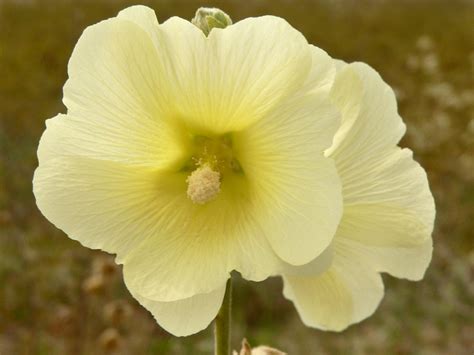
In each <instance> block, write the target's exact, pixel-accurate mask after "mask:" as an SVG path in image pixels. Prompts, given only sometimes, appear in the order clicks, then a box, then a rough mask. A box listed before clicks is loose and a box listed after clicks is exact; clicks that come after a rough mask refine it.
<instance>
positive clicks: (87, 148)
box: [40, 18, 183, 166]
mask: <svg viewBox="0 0 474 355" xmlns="http://www.w3.org/2000/svg"><path fill="white" fill-rule="evenodd" d="M68 74H69V79H68V81H67V83H66V85H65V87H64V103H65V105H66V106H67V108H68V114H67V116H68V117H63V118H60V119H56V120H54V122H53V121H51V122H49V126H50V127H49V131H47V133H46V134H45V137H44V140H45V141H48V142H44V144H45V145H46V144H48V145H51V147H43V148H45V149H43V148H42V149H41V152H40V160H41V159H43V158H45V156H46V155H45V154H46V152H47V151H50V153H51V155H52V156H55V155H56V154H58V153H59V152H60V151H61V150H62V148H63V147H64V146H65V145H67V144H69V143H71V144H72V146H73V147H71V149H73V148H80V149H76V151H75V154H80V155H84V156H90V157H93V158H96V159H106V160H114V161H120V162H125V163H128V164H135V165H148V166H163V165H166V164H169V163H170V162H172V161H173V160H175V159H177V158H179V157H180V156H181V154H182V143H181V142H182V140H183V138H182V137H181V135H182V130H180V129H179V123H178V122H177V121H176V120H175V119H173V117H172V115H171V114H170V112H169V104H168V102H169V100H170V99H169V96H168V93H169V92H170V91H171V89H169V90H168V89H167V85H168V86H172V84H170V83H172V81H171V80H169V75H168V71H167V70H166V68H165V65H164V64H163V59H162V58H161V56H160V55H158V52H157V50H156V47H155V46H154V44H153V42H152V40H151V39H150V36H149V35H148V34H147V33H146V32H145V31H144V30H143V29H141V28H140V27H139V26H137V25H136V24H135V23H133V22H131V21H128V20H124V19H118V18H113V19H109V20H106V21H103V22H100V23H98V24H96V25H93V26H90V27H88V28H87V29H86V30H85V31H84V33H83V34H82V36H81V38H80V39H79V41H78V43H77V45H76V47H75V48H74V51H73V54H72V56H71V59H70V61H69V66H68ZM66 141H67V143H66ZM67 150H68V151H69V150H70V149H69V148H68V149H67ZM43 153H45V154H43Z"/></svg>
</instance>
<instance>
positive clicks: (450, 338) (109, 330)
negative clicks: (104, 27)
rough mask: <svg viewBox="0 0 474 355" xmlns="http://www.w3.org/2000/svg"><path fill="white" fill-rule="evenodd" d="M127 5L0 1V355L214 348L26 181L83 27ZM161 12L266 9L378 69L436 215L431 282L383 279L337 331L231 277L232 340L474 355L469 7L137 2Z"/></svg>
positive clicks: (312, 350) (267, 288) (473, 105)
mask: <svg viewBox="0 0 474 355" xmlns="http://www.w3.org/2000/svg"><path fill="white" fill-rule="evenodd" d="M132 3H134V2H132V1H112V0H102V1H93V0H89V1H74V0H60V1H53V0H49V1H47V0H45V1H39V0H36V1H35V0H18V1H5V0H0V354H1V355H17V354H19V355H23V354H24V355H26V354H28V355H30V354H35V355H36V354H38V355H46V354H48V355H49V354H52V355H57V354H61V355H63V354H65V355H69V354H71V355H76V354H84V355H95V354H108V353H116V354H137V355H141V354H201V353H202V354H206V353H207V354H209V353H211V349H212V336H211V331H210V329H208V330H207V331H205V332H202V333H200V334H198V335H196V336H192V337H189V338H183V339H181V338H174V337H171V336H169V335H168V334H166V333H165V332H164V331H163V330H161V329H160V328H159V327H158V326H157V325H156V323H155V322H154V321H153V319H152V317H151V316H150V315H149V314H148V313H147V312H146V311H145V310H144V309H142V308H141V307H140V306H139V305H138V304H137V303H136V302H135V301H134V300H133V299H132V298H131V297H130V296H129V294H128V292H127V290H126V289H125V287H124V285H123V282H122V279H121V273H120V270H117V268H116V267H115V266H114V264H113V263H112V262H111V259H110V257H108V256H107V255H105V254H102V253H100V252H94V251H90V250H88V249H86V248H83V247H81V246H80V245H79V243H77V242H74V241H72V240H69V239H68V238H66V237H65V236H64V234H63V233H62V232H60V231H58V230H56V229H55V228H54V227H53V226H52V225H50V224H49V223H48V222H47V221H46V220H45V219H44V218H43V217H42V216H41V214H40V213H39V212H38V211H37V209H36V206H35V203H34V197H33V195H32V192H31V179H32V174H33V170H34V169H35V167H36V165H37V160H36V148H37V144H38V140H39V137H40V135H41V133H42V131H43V130H44V120H45V119H46V118H49V117H52V116H54V115H55V114H56V113H57V112H60V111H61V112H64V111H65V108H64V107H63V105H62V104H61V97H62V92H61V90H62V85H63V84H64V82H65V80H66V65H67V60H68V58H69V56H70V54H71V51H72V48H73V46H74V44H75V42H76V41H77V39H78V37H79V35H80V34H81V32H82V30H83V29H84V28H85V27H86V26H88V25H90V24H93V23H95V22H97V21H99V20H101V19H104V18H107V17H111V16H114V15H115V14H116V13H117V12H118V11H119V10H120V9H122V8H124V7H125V6H128V5H131V4H132ZM141 3H144V4H147V5H149V6H152V7H153V8H155V10H156V12H157V14H158V18H159V20H160V21H164V20H165V19H166V18H168V17H170V16H172V15H179V16H182V17H185V18H191V17H192V16H193V14H194V11H195V9H196V8H197V7H199V6H202V5H209V4H212V5H214V6H218V7H221V8H223V9H224V10H226V11H227V12H228V13H229V14H230V15H231V16H232V17H233V19H234V20H238V19H241V18H244V17H248V16H256V15H262V14H275V15H279V16H283V17H285V18H286V19H287V20H288V21H289V22H290V23H292V24H293V25H294V26H295V27H296V28H298V29H299V30H301V31H302V32H303V33H304V34H305V36H306V37H307V38H308V40H309V42H311V43H313V44H316V45H318V46H320V47H322V48H324V49H325V50H327V51H328V52H329V54H331V55H332V56H333V57H338V58H342V59H344V60H347V61H354V60H361V61H365V62H367V63H369V64H371V65H372V66H373V67H375V68H376V69H377V70H378V71H379V72H380V73H381V74H382V76H383V77H384V78H385V80H386V81H387V82H389V83H390V84H391V85H393V86H394V87H395V88H396V92H397V95H398V98H399V108H400V111H401V114H402V116H403V117H404V118H405V120H406V123H407V125H408V134H407V136H406V137H405V139H404V141H403V142H402V143H403V145H404V146H408V147H410V148H412V149H413V150H414V152H415V157H416V159H417V160H418V161H420V162H421V163H422V165H423V166H424V167H425V168H426V169H427V171H428V176H429V179H430V183H431V186H432V190H433V192H434V194H435V199H436V204H437V208H438V215H437V221H436V230H435V233H434V240H435V253H434V258H433V262H432V265H431V267H430V268H429V270H428V272H427V275H426V277H425V279H424V280H423V281H422V282H419V283H410V282H408V281H403V280H395V279H392V278H390V277H388V276H387V277H384V279H385V284H386V296H385V299H384V300H383V302H382V305H381V307H380V308H379V310H378V311H377V312H376V314H375V315H374V316H373V317H371V318H369V319H368V320H366V321H364V322H363V323H362V324H360V325H356V326H352V327H351V328H349V330H347V331H345V332H343V333H340V334H338V333H323V332H320V331H316V330H311V329H308V328H305V327H304V326H303V324H302V323H301V321H300V320H299V318H298V316H297V314H296V311H295V310H294V308H293V306H292V305H291V304H290V303H289V302H287V301H285V300H284V299H283V297H282V296H281V282H280V280H278V279H273V280H268V281H266V282H264V283H260V284H251V283H246V282H243V281H241V280H239V281H238V282H237V284H236V287H235V289H236V295H235V300H236V305H235V307H236V308H235V309H234V334H233V337H234V344H235V346H237V345H238V344H239V342H240V339H241V338H242V337H243V336H246V337H248V339H249V340H250V342H251V343H252V344H255V345H256V344H259V343H266V344H270V345H272V346H275V347H278V348H280V349H282V350H285V351H287V352H288V353H289V354H296V355H299V354H331V355H332V354H372V355H378V354H383V355H384V354H389V355H390V354H421V355H432V354H452V355H464V354H465V355H472V354H473V353H474V250H473V241H474V2H472V1H459V0H451V1H449V0H446V1H408V0H407V1H395V0H393V1H375V0H374V1H341V0H339V1H322V0H321V1H309V0H308V1H291V0H286V1H285V0H273V1H272V0H261V1H245V2H244V1H238V0H235V1H212V2H207V3H204V2H200V1H185V0H180V1H171V0H169V1H166V0H162V1H142V2H141Z"/></svg>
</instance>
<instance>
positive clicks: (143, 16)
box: [117, 5, 158, 34]
mask: <svg viewBox="0 0 474 355" xmlns="http://www.w3.org/2000/svg"><path fill="white" fill-rule="evenodd" d="M117 17H118V18H121V19H124V20H129V21H132V22H134V23H135V24H137V25H138V26H140V27H141V28H142V29H143V30H144V31H145V32H148V33H149V34H151V33H153V32H155V31H158V19H157V18H156V14H155V11H154V10H153V9H151V8H149V7H147V6H144V5H134V6H130V7H127V8H126V9H124V10H122V11H120V12H119V14H118V15H117Z"/></svg>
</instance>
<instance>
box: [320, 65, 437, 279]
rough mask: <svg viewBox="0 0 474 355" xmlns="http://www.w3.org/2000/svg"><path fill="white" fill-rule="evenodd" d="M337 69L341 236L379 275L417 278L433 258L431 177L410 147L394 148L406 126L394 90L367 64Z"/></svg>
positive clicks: (335, 96) (334, 94)
mask: <svg viewBox="0 0 474 355" xmlns="http://www.w3.org/2000/svg"><path fill="white" fill-rule="evenodd" d="M338 70H339V71H338V74H337V78H336V84H335V87H334V88H333V92H332V97H333V99H334V102H335V104H336V105H338V107H340V108H341V111H342V126H341V128H340V130H339V131H338V133H336V138H335V143H334V145H333V147H331V149H330V150H329V151H328V153H329V156H331V157H333V158H334V160H335V162H336V166H337V169H338V173H339V175H340V178H341V181H342V186H343V196H344V215H343V217H342V220H341V223H340V226H339V229H338V232H337V237H336V239H337V240H342V239H344V240H346V241H345V242H346V243H347V244H348V245H353V246H354V248H356V249H357V250H358V251H360V253H361V254H363V255H366V256H367V258H368V259H370V260H371V261H372V265H373V267H374V269H375V270H377V271H386V272H389V273H392V274H393V275H394V276H398V277H405V278H409V279H419V278H421V277H422V275H423V274H424V271H425V270H426V268H427V266H428V264H429V262H430V259H431V249H432V247H431V241H430V239H431V233H432V230H433V224H434V215H435V206H434V201H433V196H432V194H431V192H430V189H429V185H428V180H427V177H426V173H425V171H424V170H423V168H421V167H420V165H419V164H418V163H416V162H415V161H414V160H413V156H412V152H411V151H410V150H408V149H400V148H399V147H397V146H396V144H397V143H398V141H399V139H400V137H401V135H402V134H403V133H404V125H403V122H402V121H401V118H400V117H399V115H398V113H397V108H396V102H395V96H394V94H393V91H392V90H391V89H390V88H389V87H388V85H387V84H385V83H384V82H383V81H382V79H381V78H380V76H379V75H378V74H377V73H376V72H375V71H374V70H373V69H370V68H369V67H368V66H366V65H363V64H359V63H357V64H350V65H347V64H341V65H340V66H339V69H338ZM358 94H359V95H358ZM358 96H359V97H358Z"/></svg>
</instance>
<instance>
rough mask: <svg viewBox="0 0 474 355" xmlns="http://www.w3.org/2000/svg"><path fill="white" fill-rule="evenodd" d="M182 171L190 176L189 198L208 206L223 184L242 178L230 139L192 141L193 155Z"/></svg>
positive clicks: (224, 137) (218, 138) (226, 137)
mask: <svg viewBox="0 0 474 355" xmlns="http://www.w3.org/2000/svg"><path fill="white" fill-rule="evenodd" d="M183 170H185V171H190V172H191V174H190V175H189V176H188V178H187V179H186V182H187V184H188V189H187V195H188V197H189V198H190V199H191V201H193V202H194V203H196V204H200V205H202V204H205V203H207V202H209V201H211V200H213V199H215V198H216V197H217V195H218V194H219V192H220V190H221V183H222V180H223V179H224V178H225V176H227V175H229V174H243V170H242V167H241V165H240V163H239V161H238V160H237V158H236V157H235V154H234V151H233V145H232V137H231V135H224V136H220V137H207V136H202V135H198V136H195V137H194V138H193V154H192V156H191V158H190V159H189V160H188V162H187V163H186V165H185V166H184V167H183Z"/></svg>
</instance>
